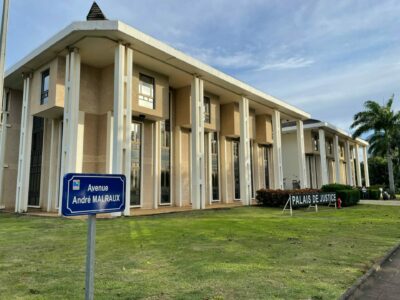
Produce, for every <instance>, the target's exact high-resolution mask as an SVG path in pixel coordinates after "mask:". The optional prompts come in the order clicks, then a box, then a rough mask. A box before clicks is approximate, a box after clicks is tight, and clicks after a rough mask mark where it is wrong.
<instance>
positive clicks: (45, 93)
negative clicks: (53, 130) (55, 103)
mask: <svg viewBox="0 0 400 300" xmlns="http://www.w3.org/2000/svg"><path fill="white" fill-rule="evenodd" d="M49 83H50V70H46V71H44V72H42V86H41V90H40V104H41V105H43V104H47V103H48V102H49Z"/></svg>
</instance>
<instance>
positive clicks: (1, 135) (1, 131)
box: [0, 91, 10, 208]
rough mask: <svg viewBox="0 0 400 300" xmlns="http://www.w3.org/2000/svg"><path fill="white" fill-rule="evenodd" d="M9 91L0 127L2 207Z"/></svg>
mask: <svg viewBox="0 0 400 300" xmlns="http://www.w3.org/2000/svg"><path fill="white" fill-rule="evenodd" d="M9 95H10V94H9V92H8V91H4V93H3V101H2V103H1V112H0V118H1V121H2V122H1V124H0V126H1V128H0V208H3V207H4V199H3V180H4V176H3V175H4V159H5V153H6V141H7V126H8V111H6V106H7V98H8V97H9Z"/></svg>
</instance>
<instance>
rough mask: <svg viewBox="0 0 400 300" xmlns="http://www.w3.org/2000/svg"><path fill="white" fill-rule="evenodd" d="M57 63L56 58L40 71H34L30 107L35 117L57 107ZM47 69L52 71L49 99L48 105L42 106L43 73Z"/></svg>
mask: <svg viewBox="0 0 400 300" xmlns="http://www.w3.org/2000/svg"><path fill="white" fill-rule="evenodd" d="M57 63H58V59H57V58H55V59H53V60H52V61H51V62H49V63H47V64H45V65H43V66H42V67H41V68H39V69H38V70H36V71H34V72H33V74H32V76H33V77H32V80H31V93H30V99H29V101H30V105H31V114H32V115H35V114H38V113H40V112H43V111H45V110H47V109H49V108H52V107H54V106H55V104H56V102H55V99H56V82H57V74H58V72H57ZM47 69H49V70H50V82H49V97H48V102H47V104H43V105H41V104H40V97H41V86H42V73H43V72H44V71H46V70H47Z"/></svg>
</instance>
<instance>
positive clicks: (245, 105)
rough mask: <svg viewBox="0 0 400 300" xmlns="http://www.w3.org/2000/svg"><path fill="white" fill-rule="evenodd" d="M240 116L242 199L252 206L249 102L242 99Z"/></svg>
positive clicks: (244, 202) (245, 203)
mask: <svg viewBox="0 0 400 300" xmlns="http://www.w3.org/2000/svg"><path fill="white" fill-rule="evenodd" d="M239 114H240V149H239V169H240V199H241V200H242V203H243V204H244V205H250V204H251V169H250V168H251V166H250V139H249V100H248V99H246V98H244V97H242V99H241V100H240V102H239Z"/></svg>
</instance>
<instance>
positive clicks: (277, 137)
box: [272, 110, 283, 189]
mask: <svg viewBox="0 0 400 300" xmlns="http://www.w3.org/2000/svg"><path fill="white" fill-rule="evenodd" d="M272 129H273V134H274V145H273V149H272V150H273V166H274V188H275V189H283V169H282V136H281V135H282V132H281V113H280V111H278V110H274V111H273V113H272Z"/></svg>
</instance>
